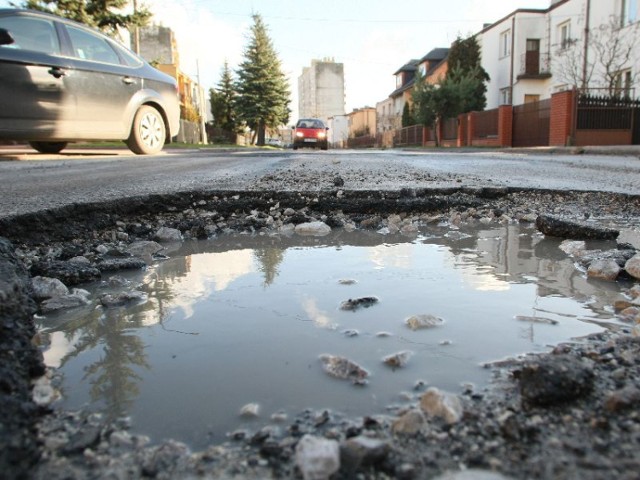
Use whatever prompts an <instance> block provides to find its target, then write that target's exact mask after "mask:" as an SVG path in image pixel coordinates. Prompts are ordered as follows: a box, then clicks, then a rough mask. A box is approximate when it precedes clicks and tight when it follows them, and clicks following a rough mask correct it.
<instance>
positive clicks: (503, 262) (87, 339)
mask: <svg viewBox="0 0 640 480" xmlns="http://www.w3.org/2000/svg"><path fill="white" fill-rule="evenodd" d="M558 245H559V240H553V239H546V238H544V237H542V236H540V235H538V234H537V233H536V232H535V231H534V230H532V229H531V228H528V227H522V226H517V225H511V226H508V227H507V226H505V227H499V228H491V229H483V230H464V231H463V230H460V231H458V230H450V229H449V228H445V227H430V228H429V229H425V230H423V231H422V232H421V234H420V235H418V236H416V237H413V238H409V237H404V236H400V235H397V236H396V235H381V234H379V233H376V232H362V231H358V232H351V233H349V232H345V231H335V232H332V233H331V234H330V235H328V236H326V237H322V238H312V237H311V238H310V237H300V236H292V237H286V236H249V235H235V236H228V237H220V238H217V239H214V240H208V241H199V242H189V243H186V244H184V245H181V246H179V247H174V249H173V250H171V251H169V252H168V253H167V254H168V256H169V257H170V258H169V259H168V260H165V261H162V262H159V263H158V264H156V265H154V266H153V267H152V268H150V269H149V270H147V271H146V272H137V273H128V274H127V276H126V277H122V276H118V277H117V279H118V282H112V283H117V284H123V283H126V285H127V286H126V287H122V286H120V287H112V286H109V285H110V284H109V283H108V282H103V284H100V285H98V284H96V285H90V286H89V288H88V290H90V291H91V292H92V298H93V299H94V300H96V299H97V298H99V296H100V295H101V294H104V293H107V292H109V293H111V292H114V291H118V290H119V289H120V290H122V289H125V290H131V289H134V288H135V289H138V290H141V291H143V292H145V293H146V294H147V296H148V300H147V301H146V302H144V303H141V304H137V305H132V306H129V307H127V308H124V307H122V308H110V309H105V308H103V307H98V306H97V300H96V302H95V304H93V305H91V306H89V307H87V308H80V309H75V310H72V311H69V312H66V313H65V314H57V315H49V316H47V317H44V318H42V319H41V320H40V325H39V326H40V330H41V334H42V336H43V337H45V338H46V339H47V340H48V342H47V346H46V349H45V352H44V355H45V361H46V362H47V364H49V365H51V366H56V367H59V368H60V369H61V371H62V373H63V374H64V382H63V391H62V394H63V397H64V400H63V401H62V403H61V406H62V407H63V408H69V409H73V408H78V407H81V406H89V408H91V409H94V410H99V411H102V412H104V413H105V414H107V415H108V416H110V417H118V416H121V415H131V416H132V418H133V423H134V430H135V431H137V432H140V433H145V434H148V435H150V436H152V438H153V440H154V441H160V440H162V439H163V438H176V439H178V440H181V441H185V442H187V443H188V444H190V445H191V446H192V447H193V448H201V447H203V446H204V445H206V444H207V443H209V442H211V441H221V440H224V438H225V434H226V433H227V432H229V431H232V430H235V429H237V428H240V427H242V426H248V427H249V428H257V427H259V426H261V425H262V424H265V423H268V421H269V416H270V415H271V414H273V413H276V412H286V413H288V414H290V415H294V414H297V413H299V412H300V411H302V410H304V409H305V408H314V409H322V408H329V409H333V410H337V411H340V412H343V413H345V414H347V415H352V416H361V415H368V414H375V413H381V412H383V411H384V410H385V409H386V408H388V407H389V406H391V405H400V404H402V403H403V402H407V401H409V400H408V399H411V396H412V395H413V396H414V397H415V396H417V395H418V393H417V392H415V391H413V387H414V385H416V383H417V382H419V381H424V382H426V383H427V384H428V385H434V386H437V387H439V388H442V389H445V390H451V391H454V392H459V391H460V388H461V387H460V386H461V384H463V383H474V384H476V385H478V386H482V385H483V384H484V383H485V382H486V381H487V376H488V372H487V371H486V370H485V369H482V368H481V367H480V364H481V363H483V362H487V361H491V360H496V359H499V358H503V357H505V356H510V355H516V354H519V353H523V352H527V351H540V350H543V349H546V348H547V347H548V345H552V344H555V343H558V342H560V341H565V340H568V339H570V338H574V337H579V336H582V335H586V334H588V333H592V332H595V331H598V330H600V329H601V328H603V327H602V325H601V323H603V322H604V323H606V322H615V320H614V319H613V315H612V313H611V311H610V310H609V306H610V305H611V304H612V303H613V299H614V298H615V297H616V296H617V294H618V293H619V287H618V285H617V284H614V283H603V282H593V281H588V280H587V279H586V276H585V275H583V274H582V273H581V272H579V271H578V270H576V268H575V267H574V265H573V262H572V260H571V259H569V258H567V257H566V255H565V254H564V253H563V252H562V251H561V250H560V249H559V248H558ZM344 279H353V280H355V282H346V281H345V282H341V280H344ZM365 296H375V297H377V298H378V299H379V300H380V301H379V303H377V304H376V305H373V306H371V307H370V308H364V309H361V310H357V311H342V310H340V308H339V306H340V303H341V302H343V301H344V300H346V299H349V298H359V297H365ZM421 314H432V315H435V316H438V317H442V318H443V319H444V320H445V323H444V324H443V325H442V326H439V327H436V328H432V329H424V330H418V331H412V330H410V329H409V328H408V327H407V326H406V325H405V324H404V320H405V319H406V318H407V317H409V316H411V315H421ZM380 332H386V333H387V334H388V335H379V333H380ZM405 350H410V351H411V352H412V355H411V358H410V360H409V362H408V364H407V366H406V367H404V368H401V369H395V370H391V369H389V368H388V367H386V366H385V365H384V364H383V362H382V358H383V357H385V356H387V355H390V354H393V353H396V352H399V351H405ZM325 353H329V354H335V355H342V356H346V357H348V358H349V359H351V360H353V361H355V362H356V363H358V364H359V365H362V366H363V367H364V368H366V369H367V370H368V371H369V372H371V377H370V384H369V385H368V386H366V387H354V386H353V385H351V384H349V383H348V382H342V381H340V380H336V379H334V378H331V377H329V376H328V375H326V374H325V373H323V372H322V369H321V366H320V363H319V361H318V357H319V355H321V354H325ZM403 392H405V393H403ZM406 392H411V393H410V394H409V395H407V394H406ZM251 402H256V403H258V404H260V407H261V410H260V415H259V417H258V418H257V419H253V420H246V419H241V418H240V417H239V416H238V412H239V410H240V409H241V407H242V406H243V405H246V404H248V403H251Z"/></svg>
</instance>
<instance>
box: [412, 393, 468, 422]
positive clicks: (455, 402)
mask: <svg viewBox="0 0 640 480" xmlns="http://www.w3.org/2000/svg"><path fill="white" fill-rule="evenodd" d="M420 408H421V409H422V411H423V412H424V413H425V414H427V415H428V416H430V417H437V418H442V419H443V420H444V421H445V422H447V423H449V424H452V423H456V422H459V421H460V419H461V418H462V402H460V399H459V398H458V396H457V395H454V394H452V393H448V392H443V391H441V390H438V389H437V388H435V387H430V388H429V389H428V390H427V391H426V392H425V393H424V394H423V395H422V397H421V398H420Z"/></svg>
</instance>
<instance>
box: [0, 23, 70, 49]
mask: <svg viewBox="0 0 640 480" xmlns="http://www.w3.org/2000/svg"><path fill="white" fill-rule="evenodd" d="M0 28H4V29H5V30H7V31H8V32H9V33H10V34H11V36H12V37H13V40H14V42H13V43H12V44H9V45H2V46H0V48H17V49H21V50H31V51H34V52H41V53H46V54H49V55H59V54H60V42H59V41H58V35H57V34H56V28H55V25H54V24H53V22H51V21H49V20H46V19H41V18H32V17H25V16H8V17H0Z"/></svg>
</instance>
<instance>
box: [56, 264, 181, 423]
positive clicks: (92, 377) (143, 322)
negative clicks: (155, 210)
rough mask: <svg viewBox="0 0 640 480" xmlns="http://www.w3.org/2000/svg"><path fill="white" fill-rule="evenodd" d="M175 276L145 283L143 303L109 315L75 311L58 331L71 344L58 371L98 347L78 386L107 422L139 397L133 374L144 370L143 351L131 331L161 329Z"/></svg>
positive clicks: (99, 311) (136, 377)
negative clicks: (83, 387) (84, 384)
mask: <svg viewBox="0 0 640 480" xmlns="http://www.w3.org/2000/svg"><path fill="white" fill-rule="evenodd" d="M183 267H184V266H183ZM179 270H182V268H179ZM174 273H175V272H174ZM165 274H166V272H165ZM175 276H180V274H179V273H178V274H177V275H173V276H171V275H167V276H166V277H164V276H162V277H159V276H154V277H153V278H150V279H147V280H148V281H147V282H145V285H144V286H143V287H142V288H141V290H144V291H145V293H147V295H148V297H149V300H148V301H147V302H145V303H142V304H140V305H134V306H129V307H120V308H112V309H103V308H98V309H93V310H90V311H89V310H88V309H79V310H78V312H77V314H76V316H75V317H74V318H72V319H71V320H70V321H68V322H66V323H65V324H64V326H62V327H61V328H59V329H58V330H61V331H64V335H65V338H66V340H67V341H68V342H69V343H71V344H73V350H71V351H70V352H69V353H68V354H66V355H65V356H64V358H63V359H62V360H61V364H60V365H61V367H63V366H64V365H65V364H66V363H68V362H69V361H71V360H72V359H74V358H76V357H80V355H81V354H83V353H85V352H89V351H92V350H96V351H97V350H98V349H99V348H100V347H102V349H101V352H100V358H99V359H98V360H97V361H95V362H93V363H91V364H89V365H87V366H85V368H84V372H85V374H84V376H83V379H82V381H89V383H90V384H91V390H90V394H91V400H92V401H93V402H96V403H97V402H102V403H103V404H104V405H105V411H106V413H107V414H108V415H109V416H110V417H112V418H116V417H118V416H122V415H123V414H126V412H127V410H128V409H129V408H130V407H131V404H132V403H133V401H134V400H135V398H136V397H137V396H138V395H139V393H140V391H139V387H138V383H139V382H140V380H141V376H140V375H139V374H138V373H137V372H136V370H137V369H139V368H146V369H149V368H150V367H149V364H148V363H147V358H146V355H145V345H144V343H143V341H142V339H141V338H140V337H139V336H138V335H136V330H137V329H140V328H143V327H145V326H149V325H154V324H162V322H163V320H164V319H165V318H166V315H167V305H168V304H170V303H171V301H172V299H173V298H174V294H173V293H172V284H173V279H174V277H175ZM97 295H99V293H98V294H97Z"/></svg>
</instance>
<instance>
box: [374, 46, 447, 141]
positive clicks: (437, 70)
mask: <svg viewBox="0 0 640 480" xmlns="http://www.w3.org/2000/svg"><path fill="white" fill-rule="evenodd" d="M448 55H449V49H448V48H434V49H433V50H431V51H430V52H429V53H427V54H426V55H425V56H424V57H422V58H421V59H413V60H409V62H407V63H406V64H404V65H403V66H402V67H400V68H399V69H398V70H397V71H396V72H395V73H394V75H395V77H396V89H395V90H394V91H393V92H391V95H389V98H390V99H391V100H392V101H393V107H392V112H391V114H390V120H389V121H390V122H391V123H392V125H393V128H396V129H397V128H402V112H403V111H404V106H405V105H406V104H409V105H411V103H412V99H411V93H412V91H413V86H414V84H415V79H416V74H418V73H419V75H420V76H421V77H423V78H424V79H425V81H427V82H429V83H432V84H435V83H437V82H438V81H439V80H440V79H442V78H443V77H444V76H445V75H446V73H447V56H448ZM385 121H386V120H385Z"/></svg>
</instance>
